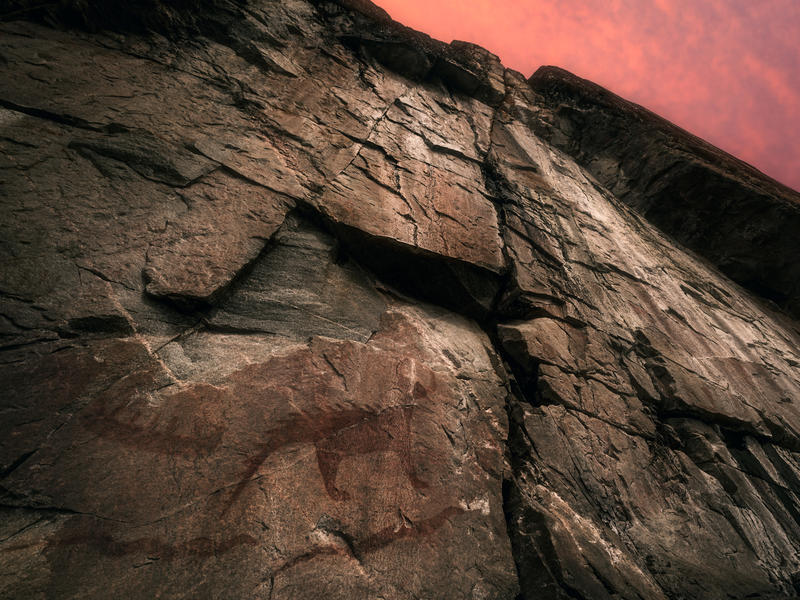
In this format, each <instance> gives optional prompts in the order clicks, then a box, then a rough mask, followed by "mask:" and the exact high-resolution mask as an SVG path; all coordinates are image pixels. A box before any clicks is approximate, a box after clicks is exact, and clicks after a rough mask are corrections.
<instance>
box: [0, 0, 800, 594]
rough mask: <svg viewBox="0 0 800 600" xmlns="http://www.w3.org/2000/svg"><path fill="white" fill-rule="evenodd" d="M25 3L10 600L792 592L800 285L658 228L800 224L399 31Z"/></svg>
mask: <svg viewBox="0 0 800 600" xmlns="http://www.w3.org/2000/svg"><path fill="white" fill-rule="evenodd" d="M12 8H13V10H14V11H16V12H14V13H13V15H12V16H13V20H12V19H11V17H9V19H7V20H4V22H3V23H2V24H1V25H0V30H2V36H0V56H2V57H3V58H2V60H1V61H0V71H2V74H0V77H3V78H4V80H5V81H8V82H9V85H7V86H5V87H4V88H3V91H2V92H0V107H2V108H0V129H2V132H0V190H1V191H0V211H2V218H0V232H2V233H0V236H2V238H1V239H2V244H0V253H2V264H3V269H0V389H3V390H4V394H3V397H2V399H1V400H0V414H2V420H0V512H1V513H2V519H0V598H4V599H5V598H9V599H10V598H14V599H18V598H81V599H84V598H107V597H120V598H153V597H161V598H228V597H235V598H254V599H255V598H259V599H262V598H263V599H267V598H268V599H272V600H277V599H278V598H322V597H324V598H348V599H349V598H387V599H389V598H391V599H401V598H470V599H501V598H506V599H512V598H526V599H527V598H583V599H587V600H588V599H590V598H591V599H603V598H609V599H611V598H616V599H620V598H626V599H628V598H630V599H632V600H633V599H637V600H638V599H641V598H647V599H650V598H652V599H659V600H660V599H666V598H709V599H723V598H724V599H726V600H729V599H730V598H745V597H751V598H752V597H762V598H784V597H792V596H793V595H796V594H797V593H798V586H800V583H798V582H799V581H800V580H798V573H800V561H798V558H797V557H798V556H800V541H799V540H800V511H798V508H797V507H798V505H800V413H798V408H797V401H798V398H800V355H798V350H797V349H798V347H800V330H799V329H798V325H797V323H796V321H794V320H793V318H792V317H791V316H790V313H783V312H780V311H779V310H778V307H776V306H775V305H766V304H765V303H764V301H763V298H760V297H759V296H757V295H755V294H754V293H753V291H755V292H756V293H758V294H761V293H762V292H763V290H764V289H767V288H768V289H769V290H773V291H776V290H777V291H778V292H780V293H781V294H784V295H785V296H786V298H785V299H790V295H791V289H790V288H791V285H789V284H787V281H788V279H786V276H785V274H786V273H789V274H791V270H790V269H789V270H785V272H784V273H783V274H777V273H778V271H780V270H781V269H782V268H783V267H782V266H781V265H784V264H785V261H783V262H781V261H775V262H774V263H773V262H771V263H769V264H766V262H765V260H764V259H763V258H761V259H760V262H757V263H752V264H751V263H747V261H748V260H750V258H752V257H753V256H754V254H753V251H752V246H748V245H747V243H741V244H740V241H741V240H740V239H739V238H737V237H734V238H733V239H732V240H731V239H729V240H725V239H722V238H721V237H715V238H714V239H713V240H711V241H710V242H709V245H708V247H705V246H702V244H701V245H700V246H694V247H695V248H696V249H698V250H699V251H701V252H703V253H704V254H705V255H706V256H708V257H709V258H710V259H711V260H712V261H714V262H715V264H717V265H718V266H720V267H721V268H723V270H725V272H726V273H728V274H729V275H731V276H733V277H735V278H737V280H738V281H739V282H740V283H743V284H746V285H749V284H750V283H751V282H750V280H749V279H747V277H749V275H748V276H747V277H745V276H742V277H740V276H739V275H741V274H742V273H744V272H745V271H747V269H745V270H744V271H742V270H741V269H740V270H737V269H733V270H731V269H728V266H730V264H732V263H730V261H728V262H727V263H726V262H725V257H728V258H731V257H733V258H734V259H735V260H738V261H739V262H740V263H742V264H744V263H747V265H749V267H748V268H750V267H753V265H756V266H755V267H753V268H756V267H757V268H759V269H760V273H759V277H760V279H759V280H758V282H757V283H758V285H749V288H750V291H747V290H746V289H744V288H741V287H739V286H738V285H737V284H735V283H733V282H732V281H730V280H729V279H727V278H726V276H725V275H723V274H722V273H720V272H719V271H717V270H716V269H715V267H714V266H712V265H711V264H709V263H707V262H705V260H704V259H702V258H700V257H698V256H696V255H692V254H689V253H687V252H686V251H684V250H683V249H681V248H680V247H679V246H678V245H677V244H676V243H675V242H673V241H672V240H671V238H670V237H668V234H670V233H672V234H674V229H673V228H672V226H671V224H672V223H673V222H672V221H669V220H667V221H665V220H663V219H660V218H657V217H658V215H656V214H655V213H652V211H651V210H650V208H652V206H651V204H652V202H653V198H657V199H658V202H659V206H661V207H663V208H664V210H672V211H673V212H680V210H682V209H683V208H685V207H684V205H681V204H675V203H673V198H672V197H671V196H670V194H668V193H667V192H666V191H665V190H669V189H677V190H679V191H680V192H681V193H682V194H684V196H685V199H686V201H687V202H689V203H690V204H691V202H692V201H693V198H695V197H696V196H697V195H698V194H699V195H702V192H703V190H709V189H714V190H718V189H722V188H720V187H719V185H718V184H719V181H720V179H719V178H722V179H724V180H725V181H728V182H734V183H735V184H736V185H735V186H734V187H735V189H736V194H738V196H737V198H740V200H741V202H742V203H743V206H749V207H756V208H757V207H761V206H765V207H773V206H774V205H776V204H780V203H782V202H784V200H785V196H786V194H787V192H786V191H785V190H779V189H778V188H777V187H775V184H774V183H772V182H769V181H767V180H765V179H764V178H763V177H761V176H760V175H759V174H757V173H755V172H752V171H750V170H748V169H745V168H744V167H743V166H742V165H740V164H738V163H735V162H732V161H731V160H728V159H725V160H722V159H720V158H719V157H720V155H718V154H716V153H715V152H716V151H711V150H709V149H708V148H707V147H706V146H704V145H703V144H700V143H699V142H696V143H694V142H693V143H692V144H688V142H687V144H688V145H684V146H682V148H683V150H682V152H684V154H685V155H686V157H685V160H687V161H688V162H689V163H691V164H692V165H700V164H701V163H702V165H705V166H703V168H699V167H698V168H696V169H695V168H694V167H693V168H692V169H691V170H692V173H693V175H692V178H691V181H689V180H685V179H682V178H681V177H679V174H680V173H682V172H683V171H682V169H683V167H681V166H680V165H678V166H677V167H675V169H674V170H670V171H669V172H663V173H661V174H662V175H663V177H661V176H659V178H657V179H656V180H653V179H652V177H645V176H644V175H642V174H643V173H644V172H650V171H652V172H661V171H659V170H658V169H657V168H654V167H653V165H661V164H662V163H663V160H662V158H663V156H666V154H663V153H658V155H657V156H656V155H652V154H649V153H647V152H646V151H642V148H644V150H647V149H648V148H649V149H652V148H653V139H654V138H653V137H652V127H653V123H654V121H653V120H652V119H650V120H649V121H646V122H644V121H636V120H635V119H634V118H633V117H632V116H631V114H633V115H634V116H636V115H638V116H641V114H640V113H639V112H636V111H633V113H631V112H630V111H631V110H632V109H631V107H630V106H628V105H624V106H623V105H621V104H619V102H616V101H615V102H610V101H609V100H608V97H607V96H606V95H604V93H602V92H601V91H599V90H597V89H596V88H592V87H591V86H587V85H578V86H577V87H576V86H573V87H572V88H570V87H569V86H567V85H566V84H564V85H555V83H554V84H553V85H552V86H550V85H549V84H548V85H545V83H547V82H551V83H552V81H551V79H552V78H544V79H543V77H542V76H541V74H540V76H537V77H535V78H534V79H533V80H532V81H531V82H529V81H526V80H525V79H524V78H523V77H522V76H521V75H519V74H518V73H514V72H512V71H508V70H505V69H504V68H503V67H502V65H501V64H500V63H499V61H498V59H497V58H496V57H494V56H493V55H491V54H490V53H488V52H487V51H485V50H483V49H481V48H478V47H476V46H473V45H471V44H466V43H463V42H453V43H452V44H449V45H448V44H443V43H441V42H437V41H435V40H432V39H430V38H429V37H427V36H425V35H423V34H419V33H416V32H412V31H411V30H408V29H407V28H404V27H403V26H401V25H399V24H397V23H394V22H393V21H391V19H390V18H389V17H388V16H387V15H386V14H385V13H384V12H383V11H382V10H380V9H379V8H377V7H376V6H374V5H372V4H371V3H369V2H362V1H358V2H354V1H348V2H344V1H342V2H307V1H305V0H292V1H289V2H266V1H264V2H261V1H255V0H254V1H250V2H244V1H239V0H237V1H232V2H228V1H227V0H202V1H198V2H194V1H193V2H186V3H178V4H174V5H173V4H170V5H169V6H167V5H166V4H163V3H161V2H160V1H159V0H142V1H141V2H136V3H116V2H111V3H109V2H104V3H99V2H83V3H73V2H62V3H57V4H56V5H47V6H38V5H34V4H33V3H29V2H27V0H14V1H13V3H12ZM562 79H565V80H569V78H568V77H566V76H562ZM569 81H571V80H569ZM573 83H574V82H573ZM576 85H577V84H576ZM573 88H574V89H573ZM565 90H566V91H565ZM570 90H572V91H570ZM573 94H574V95H573ZM556 101H558V104H557V106H555V105H554V103H556ZM562 101H563V103H562ZM573 104H575V105H577V104H580V106H585V107H588V108H586V112H585V113H581V115H582V116H581V119H583V120H582V121H580V123H581V124H582V125H581V127H580V128H576V127H574V125H575V123H574V122H573V121H574V119H577V116H576V115H575V114H573V113H574V111H572V112H570V107H571V106H573ZM598 107H600V108H598ZM609 111H610V112H609ZM609 114H611V115H612V117H613V119H611V121H608V120H605V117H604V116H603V115H606V116H608V115H609ZM573 117H574V119H573ZM629 121H630V123H629ZM575 122H577V121H575ZM609 123H617V125H613V126H612V125H609ZM643 123H644V124H643ZM648 123H649V124H648ZM662 125H663V124H662ZM613 127H619V128H621V129H622V130H624V131H628V132H633V133H631V134H630V135H628V136H616V137H615V138H614V139H615V140H617V139H618V140H619V144H623V145H624V144H630V145H629V146H625V148H620V147H619V145H618V144H617V143H616V142H615V144H617V145H613V146H608V147H607V148H606V147H605V146H604V147H603V148H604V149H600V148H599V147H598V146H597V143H599V142H598V140H601V141H602V140H607V139H608V138H609V135H610V134H609V131H611V129H613ZM660 127H661V126H660ZM609 128H611V129H609ZM657 129H658V128H657ZM658 131H661V132H662V133H663V131H666V130H665V129H664V127H661V128H660V129H658ZM669 131H672V130H669ZM673 133H674V132H673ZM634 134H635V135H634ZM659 135H660V134H659ZM587 136H588V137H587ZM592 136H595V137H592ZM595 138H597V139H595ZM659 139H660V138H659ZM684 141H685V140H684ZM601 146H602V144H601ZM576 148H577V149H578V150H576ZM565 151H566V152H565ZM618 151H624V152H623V153H624V154H625V156H626V157H627V158H625V159H624V160H622V162H620V163H619V164H622V170H620V169H617V168H616V167H615V166H614V165H615V164H617V163H614V164H612V163H611V162H609V161H611V160H612V159H613V157H614V155H615V153H617V152H618ZM665 152H667V151H665ZM709 152H710V154H709ZM667 154H669V152H667ZM670 156H671V155H670ZM659 157H661V158H659ZM712 159H714V160H713V161H712ZM717 159H719V160H717ZM665 160H666V159H665ZM670 160H672V159H670ZM681 160H684V159H681ZM709 161H710V162H709ZM668 162H669V161H668ZM711 162H713V165H714V168H713V169H712V168H710V167H708V165H709V164H711ZM623 163H624V164H623ZM681 164H683V163H681ZM623 171H624V173H625V181H623V180H622V179H621V177H622V176H621V175H620V173H623ZM712 171H713V173H712ZM637 174H638V175H637ZM640 175H641V176H640ZM745 175H746V177H745ZM676 177H677V179H676ZM745 180H746V181H745ZM687 181H689V183H691V185H688V184H687V185H684V183H686V182H687ZM695 184H696V185H695ZM723 187H724V186H723ZM725 189H728V188H725ZM647 190H651V191H652V190H656V192H657V193H656V192H653V193H654V194H655V195H652V194H650V193H649V192H648V191H647ZM658 190H660V191H658ZM684 196H682V198H683V197H684ZM674 202H677V200H675V201H674ZM631 207H633V209H632V208H631ZM648 207H649V208H648ZM634 209H635V210H639V211H641V213H643V214H644V216H642V214H640V213H639V212H635V210H634ZM770 210H771V209H770ZM767 212H768V213H769V211H767ZM691 214H694V213H691ZM691 214H690V215H689V216H690V217H691ZM737 214H738V213H737ZM770 214H772V213H770ZM645 217H652V219H653V221H654V223H655V225H656V226H662V227H664V228H665V230H666V232H667V233H666V234H665V233H663V232H661V231H659V230H658V229H656V227H655V226H654V225H651V224H650V223H649V222H648V221H647V220H645ZM691 218H692V219H694V217H691ZM737 218H738V217H737ZM764 219H765V220H762V221H760V223H761V225H759V231H777V232H778V233H780V232H781V231H783V229H781V228H782V227H784V226H785V223H784V222H778V220H775V221H774V222H773V221H771V220H770V219H771V217H769V218H767V217H765V218H764ZM736 223H738V221H736V219H733V220H727V219H725V218H723V217H722V216H719V217H718V218H716V219H708V223H707V225H710V226H713V227H716V228H718V229H719V230H720V231H732V230H733V229H735V228H736V227H737V225H736ZM759 235H760V234H759ZM781 235H782V234H781ZM781 235H776V239H778V240H780V239H783V240H784V241H785V239H786V238H785V235H784V236H783V237H781ZM701 237H702V236H701ZM756 238H758V236H756ZM756 238H753V240H756ZM693 239H694V238H693ZM698 239H699V238H698ZM748 239H749V238H748ZM758 239H760V238H758ZM753 240H750V241H753ZM684 241H686V240H684ZM745 241H747V240H745ZM756 241H757V240H756ZM712 242H713V243H712ZM748 243H749V242H748ZM754 243H755V242H754ZM780 243H783V242H780ZM701 246H702V247H701ZM786 247H787V248H788V247H789V246H786ZM790 256H791V252H790V251H788V252H786V253H785V257H790ZM720 257H723V259H720ZM748 257H749V258H748ZM787 260H788V258H787ZM737 264H738V263H737ZM758 265H762V266H763V267H764V268H763V269H761V267H758ZM751 270H752V269H751ZM748 272H749V271H748ZM745 275H746V273H745ZM789 277H790V275H789ZM790 278H791V277H790ZM762 285H763V286H766V288H764V287H759V286H762ZM787 286H788V287H787ZM766 295H767V296H768V297H772V296H770V294H766ZM784 304H785V306H787V307H789V308H791V306H790V305H791V302H789V301H787V302H785V303H784Z"/></svg>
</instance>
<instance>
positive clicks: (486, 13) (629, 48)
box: [375, 0, 800, 190]
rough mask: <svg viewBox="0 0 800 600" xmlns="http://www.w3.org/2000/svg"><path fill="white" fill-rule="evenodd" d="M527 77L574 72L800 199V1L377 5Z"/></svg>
mask: <svg viewBox="0 0 800 600" xmlns="http://www.w3.org/2000/svg"><path fill="white" fill-rule="evenodd" d="M375 1H376V4H378V5H380V6H381V7H382V8H384V9H385V10H386V11H388V12H389V14H390V15H391V16H392V17H393V18H394V19H395V20H397V21H400V22H401V23H403V24H404V25H408V26H409V27H413V28H414V29H418V30H420V31H424V32H425V33H428V34H429V35H431V36H433V37H434V38H437V39H440V40H444V41H447V42H449V41H451V40H454V39H457V40H465V41H469V42H474V43H476V44H479V45H481V46H483V47H485V48H487V49H488V50H490V51H492V52H494V53H495V54H497V55H498V56H499V57H500V58H501V60H502V61H503V63H504V64H505V66H507V67H511V68H513V69H516V70H518V71H521V72H522V73H523V74H525V75H526V76H528V75H530V74H532V73H533V72H534V71H535V70H536V69H537V68H538V67H539V66H541V65H555V66H559V67H562V68H565V69H567V70H569V71H571V72H573V73H575V74H576V75H578V76H580V77H584V78H586V79H589V80H591V81H594V82H595V83H598V84H600V85H602V86H604V87H606V88H608V89H610V90H611V91H612V92H614V93H616V94H618V95H620V96H622V97H624V98H626V99H628V100H632V101H634V102H636V103H638V104H641V105H643V106H645V107H646V108H649V109H650V110H652V111H654V112H656V113H658V114H659V115H661V116H663V117H666V118H667V119H669V120H670V121H672V122H673V123H675V124H677V125H679V126H681V127H683V128H684V129H687V130H688V131H690V132H692V133H694V134H695V135H697V136H699V137H701V138H703V139H705V140H707V141H709V142H711V143H712V144H714V145H716V146H718V147H720V148H722V149H723V150H726V151H727V152H730V153H731V154H733V155H734V156H737V157H739V158H741V159H743V160H745V161H746V162H748V163H750V164H752V165H753V166H755V167H756V168H758V169H759V170H761V171H763V172H764V173H766V174H767V175H770V176H771V177H773V178H775V179H777V180H778V181H780V182H782V183H785V184H787V185H789V186H790V187H793V188H794V189H796V190H800V0H568V1H564V0H375Z"/></svg>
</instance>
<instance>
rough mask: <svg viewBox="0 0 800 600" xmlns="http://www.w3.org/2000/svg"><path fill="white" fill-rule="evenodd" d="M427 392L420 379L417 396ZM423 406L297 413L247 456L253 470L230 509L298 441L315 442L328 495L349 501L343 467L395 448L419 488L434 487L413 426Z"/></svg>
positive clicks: (237, 490) (242, 481)
mask: <svg viewBox="0 0 800 600" xmlns="http://www.w3.org/2000/svg"><path fill="white" fill-rule="evenodd" d="M425 394H426V390H425V388H424V387H423V386H422V385H421V384H419V383H417V384H416V385H415V386H414V397H415V398H419V397H420V396H424V395H425ZM420 408H421V407H420V406H419V405H417V404H402V405H395V406H389V407H387V408H384V409H382V410H378V411H376V410H374V409H369V408H362V407H354V408H346V409H342V410H336V411H332V412H315V413H296V414H293V415H292V416H290V417H289V418H287V419H283V420H282V421H281V423H280V425H279V426H278V427H274V428H271V429H270V430H268V431H267V432H266V438H267V441H266V443H265V444H264V445H263V446H262V448H261V449H260V451H259V452H258V453H257V454H255V455H253V456H252V457H250V458H249V459H248V460H247V469H246V470H245V472H244V473H243V474H242V477H241V479H240V481H239V484H238V485H237V486H236V488H235V490H234V492H233V494H232V496H231V500H230V503H229V504H228V507H227V508H226V511H227V510H228V509H229V508H230V506H231V505H233V503H234V502H235V501H236V500H237V499H238V498H239V496H240V495H241V494H242V492H243V491H244V489H245V487H246V486H247V484H248V483H249V482H250V480H251V479H252V478H253V476H254V475H255V474H256V472H257V471H258V469H259V468H260V467H261V465H263V464H264V462H265V461H266V460H267V459H268V458H269V457H270V455H272V454H273V453H274V452H277V451H279V450H281V449H283V448H286V447H288V446H292V445H295V444H303V443H306V444H314V449H315V452H316V457H317V465H318V466H319V472H320V475H321V476H322V481H323V484H324V485H325V490H326V491H327V493H328V495H329V496H330V497H331V498H332V499H333V500H336V501H340V502H341V501H345V500H348V499H349V498H350V496H349V494H348V493H347V492H345V491H343V490H340V489H339V488H338V487H337V486H336V476H337V474H338V472H339V466H340V464H341V462H342V460H344V459H345V458H347V457H349V456H358V455H364V454H370V453H373V452H393V453H394V454H395V455H396V456H397V457H398V458H399V459H400V465H401V467H402V469H403V473H404V474H405V476H406V477H407V478H408V480H409V482H410V483H411V485H412V486H413V487H414V489H426V488H428V484H427V482H425V481H424V480H422V479H421V478H420V477H419V476H418V474H417V472H416V469H415V466H414V459H413V456H412V451H411V448H412V431H411V424H412V419H413V415H414V412H415V410H419V409H420Z"/></svg>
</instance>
